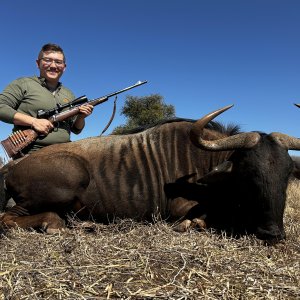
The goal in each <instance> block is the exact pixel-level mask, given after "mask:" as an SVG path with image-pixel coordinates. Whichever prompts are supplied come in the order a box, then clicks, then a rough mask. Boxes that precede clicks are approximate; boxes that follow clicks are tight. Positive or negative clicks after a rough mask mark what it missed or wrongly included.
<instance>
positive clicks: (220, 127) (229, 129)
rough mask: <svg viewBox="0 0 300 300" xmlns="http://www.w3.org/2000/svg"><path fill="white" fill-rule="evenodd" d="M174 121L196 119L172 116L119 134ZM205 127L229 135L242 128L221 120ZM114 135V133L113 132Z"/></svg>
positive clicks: (193, 121)
mask: <svg viewBox="0 0 300 300" xmlns="http://www.w3.org/2000/svg"><path fill="white" fill-rule="evenodd" d="M174 122H190V123H195V122H196V120H193V119H186V118H172V119H163V120H160V121H158V122H156V123H154V124H150V125H144V126H138V127H135V128H132V129H123V131H122V132H119V133H118V134H119V135H128V134H134V133H139V132H143V131H145V130H147V129H150V128H153V127H156V126H161V125H163V124H166V123H174ZM205 128H207V129H211V130H216V131H218V132H220V133H224V134H226V135H228V136H230V135H235V134H238V133H240V132H241V130H240V126H239V125H237V124H233V123H229V124H227V125H225V124H223V123H221V122H218V121H211V122H209V123H208V124H207V125H206V126H205ZM112 135H114V134H113V133H112Z"/></svg>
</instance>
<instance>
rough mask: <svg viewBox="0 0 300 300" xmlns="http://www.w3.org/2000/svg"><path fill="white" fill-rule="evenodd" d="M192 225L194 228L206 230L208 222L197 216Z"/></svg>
mask: <svg viewBox="0 0 300 300" xmlns="http://www.w3.org/2000/svg"><path fill="white" fill-rule="evenodd" d="M191 227H192V228H197V229H200V230H204V229H206V223H205V221H204V220H202V219H199V218H195V219H193V220H192V222H191Z"/></svg>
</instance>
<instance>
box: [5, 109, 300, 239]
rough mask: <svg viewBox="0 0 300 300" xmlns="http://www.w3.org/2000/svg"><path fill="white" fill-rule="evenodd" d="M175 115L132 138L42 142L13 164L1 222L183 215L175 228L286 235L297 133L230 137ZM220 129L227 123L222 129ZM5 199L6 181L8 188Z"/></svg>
mask: <svg viewBox="0 0 300 300" xmlns="http://www.w3.org/2000/svg"><path fill="white" fill-rule="evenodd" d="M230 107H231V106H227V107H225V108H222V109H219V110H217V111H214V112H212V113H210V114H208V115H206V116H205V117H203V118H202V119H200V120H198V121H197V122H191V121H187V120H182V119H181V120H177V121H169V122H165V123H162V124H160V125H157V126H154V127H152V128H149V129H147V130H144V131H141V132H138V133H135V134H129V135H116V136H114V135H111V136H106V137H94V138H88V139H83V140H79V141H76V142H72V143H66V144H58V145H53V146H49V147H46V148H44V149H42V150H39V151H37V152H36V153H34V154H31V155H30V156H28V157H27V158H25V159H23V160H22V161H20V162H19V163H17V164H15V165H13V166H11V167H10V168H8V172H7V174H6V175H5V177H6V178H5V184H6V190H7V193H8V194H9V195H11V196H12V197H13V199H14V200H15V202H16V206H14V207H13V208H11V209H10V210H8V211H6V212H5V213H4V214H3V216H2V218H1V222H2V225H3V226H8V227H14V226H19V227H22V228H31V227H32V228H40V227H42V228H43V229H44V230H45V231H47V232H53V231H55V230H57V229H60V228H63V227H64V222H63V218H64V217H65V215H66V214H68V213H70V212H71V211H73V212H74V213H76V216H77V217H78V218H80V219H87V218H89V217H92V218H93V220H95V221H99V222H107V221H109V220H112V219H113V218H115V217H118V218H134V219H137V220H151V219H152V218H153V215H154V214H157V213H159V214H160V216H161V217H162V218H163V219H170V220H174V219H180V220H181V221H180V223H179V224H178V225H177V227H176V229H177V230H179V231H184V230H186V229H187V228H189V227H190V226H199V227H205V226H207V227H213V228H217V229H220V230H230V231H231V232H233V233H239V232H247V233H255V234H256V235H257V236H258V237H259V238H262V239H266V240H280V239H283V238H284V237H285V233H284V226H283V215H284V208H285V200H286V189H287V185H288V179H289V175H290V174H291V172H292V169H293V164H292V160H291V158H290V156H289V155H288V150H289V149H295V150H299V149H300V142H299V140H298V139H296V138H293V137H290V136H287V135H285V134H282V133H271V134H263V133H259V132H249V133H238V134H234V135H230V134H229V133H228V132H226V130H224V129H222V128H221V126H219V128H214V127H213V126H208V123H209V122H210V123H211V121H212V120H213V119H214V118H215V117H216V116H218V115H219V114H220V113H222V112H224V111H225V110H227V109H229V108H230ZM221 129H222V130H221ZM1 195H2V197H3V180H2V192H0V196H1Z"/></svg>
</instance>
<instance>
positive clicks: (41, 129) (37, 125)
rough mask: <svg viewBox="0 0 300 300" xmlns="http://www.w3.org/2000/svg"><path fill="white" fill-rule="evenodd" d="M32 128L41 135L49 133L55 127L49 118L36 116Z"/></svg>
mask: <svg viewBox="0 0 300 300" xmlns="http://www.w3.org/2000/svg"><path fill="white" fill-rule="evenodd" d="M31 128H32V129H34V130H35V131H37V132H38V133H39V134H41V135H48V134H49V132H51V131H52V130H53V128H54V126H53V124H52V123H51V122H50V121H49V120H47V119H36V118H34V119H33V121H32V123H31Z"/></svg>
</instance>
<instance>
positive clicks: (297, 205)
mask: <svg viewBox="0 0 300 300" xmlns="http://www.w3.org/2000/svg"><path fill="white" fill-rule="evenodd" d="M299 224H300V182H298V181H292V182H291V184H290V185H289V190H288V201H287V209H286V213H285V227H286V233H287V240H286V241H285V242H283V243H280V244H277V245H276V246H266V245H264V244H263V243H262V242H261V241H259V240H257V239H256V238H255V237H253V236H248V237H243V238H241V239H238V240H237V239H233V238H231V237H229V236H225V235H223V236H222V235H219V234H216V233H213V232H196V231H193V230H192V231H190V232H188V233H184V234H182V233H177V232H174V231H173V230H172V228H171V226H170V225H169V224H166V223H165V222H163V221H160V220H157V222H155V223H154V224H140V223H135V222H133V221H132V220H117V221H116V223H115V224H110V225H107V226H104V225H101V224H92V226H91V227H90V228H87V227H86V226H84V224H82V223H80V222H76V220H73V228H72V229H68V230H66V231H65V232H62V233H60V234H57V235H46V234H43V233H37V232H34V231H24V230H20V229H14V230H10V231H8V232H7V233H5V234H2V236H1V238H0V253H1V254H0V255H1V260H0V299H11V300H17V299H18V300H19V299H30V300H32V299H51V300H53V299H64V300H65V299H241V300H242V299H245V300H246V299H247V300H248V299H276V300H277V299H289V300H291V299H300V226H299Z"/></svg>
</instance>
